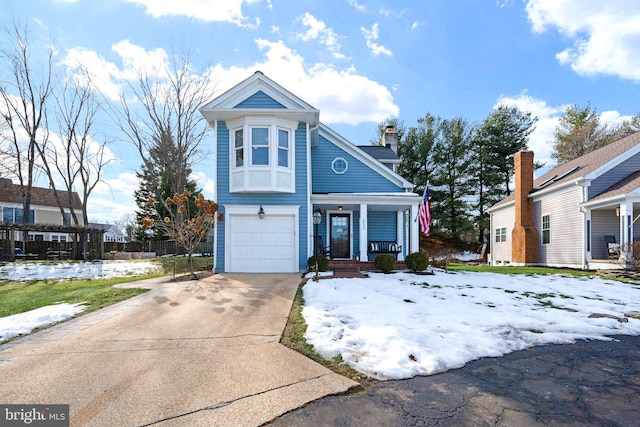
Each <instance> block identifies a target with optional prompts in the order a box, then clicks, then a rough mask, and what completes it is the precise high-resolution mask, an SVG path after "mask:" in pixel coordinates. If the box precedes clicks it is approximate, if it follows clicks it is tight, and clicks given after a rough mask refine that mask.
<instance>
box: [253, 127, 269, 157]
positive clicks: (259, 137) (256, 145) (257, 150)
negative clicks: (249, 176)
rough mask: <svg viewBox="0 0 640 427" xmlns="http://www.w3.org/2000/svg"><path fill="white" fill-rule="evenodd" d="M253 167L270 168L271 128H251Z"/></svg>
mask: <svg viewBox="0 0 640 427" xmlns="http://www.w3.org/2000/svg"><path fill="white" fill-rule="evenodd" d="M251 166H269V128H268V127H252V128H251Z"/></svg>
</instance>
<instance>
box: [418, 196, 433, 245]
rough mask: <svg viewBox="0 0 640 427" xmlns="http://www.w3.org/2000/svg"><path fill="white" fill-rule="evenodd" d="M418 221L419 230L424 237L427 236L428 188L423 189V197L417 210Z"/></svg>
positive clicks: (428, 221) (428, 226)
mask: <svg viewBox="0 0 640 427" xmlns="http://www.w3.org/2000/svg"><path fill="white" fill-rule="evenodd" d="M418 219H419V220H420V228H421V229H422V234H424V236H425V237H428V236H429V232H430V231H431V202H430V201H429V186H428V185H427V186H425V187H424V195H423V196H422V202H420V207H419V208H418Z"/></svg>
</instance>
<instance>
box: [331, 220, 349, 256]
mask: <svg viewBox="0 0 640 427" xmlns="http://www.w3.org/2000/svg"><path fill="white" fill-rule="evenodd" d="M329 224H330V228H329V234H330V236H329V238H330V242H331V243H330V244H329V251H330V252H331V258H349V257H350V255H351V239H350V236H349V230H350V228H351V226H350V224H349V214H330V215H329Z"/></svg>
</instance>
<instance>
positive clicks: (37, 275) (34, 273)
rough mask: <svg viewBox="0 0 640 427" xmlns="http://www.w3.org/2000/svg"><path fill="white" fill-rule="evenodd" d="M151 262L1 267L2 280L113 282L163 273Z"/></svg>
mask: <svg viewBox="0 0 640 427" xmlns="http://www.w3.org/2000/svg"><path fill="white" fill-rule="evenodd" d="M160 268H161V267H160V264H158V263H154V262H151V261H100V262H47V263H40V262H14V263H7V264H5V265H2V266H0V280H17V281H21V280H47V279H48V280H65V279H110V278H112V277H127V276H141V275H144V274H151V273H154V272H158V271H159V270H160Z"/></svg>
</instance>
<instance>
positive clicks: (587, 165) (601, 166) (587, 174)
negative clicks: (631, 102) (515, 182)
mask: <svg viewBox="0 0 640 427" xmlns="http://www.w3.org/2000/svg"><path fill="white" fill-rule="evenodd" d="M636 153H640V132H636V133H633V134H631V135H629V136H626V137H624V138H621V139H619V140H617V141H614V142H612V143H610V144H608V145H605V146H604V147H601V148H599V149H597V150H594V151H591V152H589V153H587V154H585V155H583V156H580V157H577V158H575V159H573V160H571V161H568V162H567V163H563V164H561V165H559V166H556V167H555V168H553V169H551V170H549V171H548V172H546V173H545V174H544V175H542V176H540V177H538V178H536V179H535V180H534V182H533V190H532V191H531V194H533V193H536V192H538V191H543V190H544V191H545V192H546V191H547V190H551V189H554V188H556V187H559V186H561V185H563V184H566V183H570V182H575V181H576V180H580V179H593V178H596V177H597V176H599V175H601V174H602V173H603V172H605V171H607V170H610V169H611V168H613V167H614V166H616V165H617V164H619V163H621V162H622V161H624V160H626V159H627V158H629V157H630V156H632V155H634V154H636ZM623 154H624V156H623ZM636 174H637V173H634V174H631V175H629V176H627V177H625V178H624V179H622V180H621V181H619V182H618V183H616V184H614V185H613V186H611V187H609V189H607V190H605V191H603V192H602V193H600V194H598V195H597V196H596V197H597V198H606V197H611V196H612V195H613V194H611V192H613V191H615V192H622V191H623V188H624V189H626V190H628V191H630V190H631V189H635V188H637V187H638V184H640V180H638V177H633V175H636ZM634 182H635V184H634ZM634 185H635V186H634ZM628 191H627V192H628ZM593 199H595V198H593ZM593 199H592V200H593ZM514 200H515V194H513V193H512V194H511V195H510V196H508V197H506V198H504V199H502V200H501V201H499V202H498V203H496V204H495V205H493V206H492V207H491V209H492V210H493V209H494V208H498V207H500V206H504V205H507V204H509V203H513V202H514Z"/></svg>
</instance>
